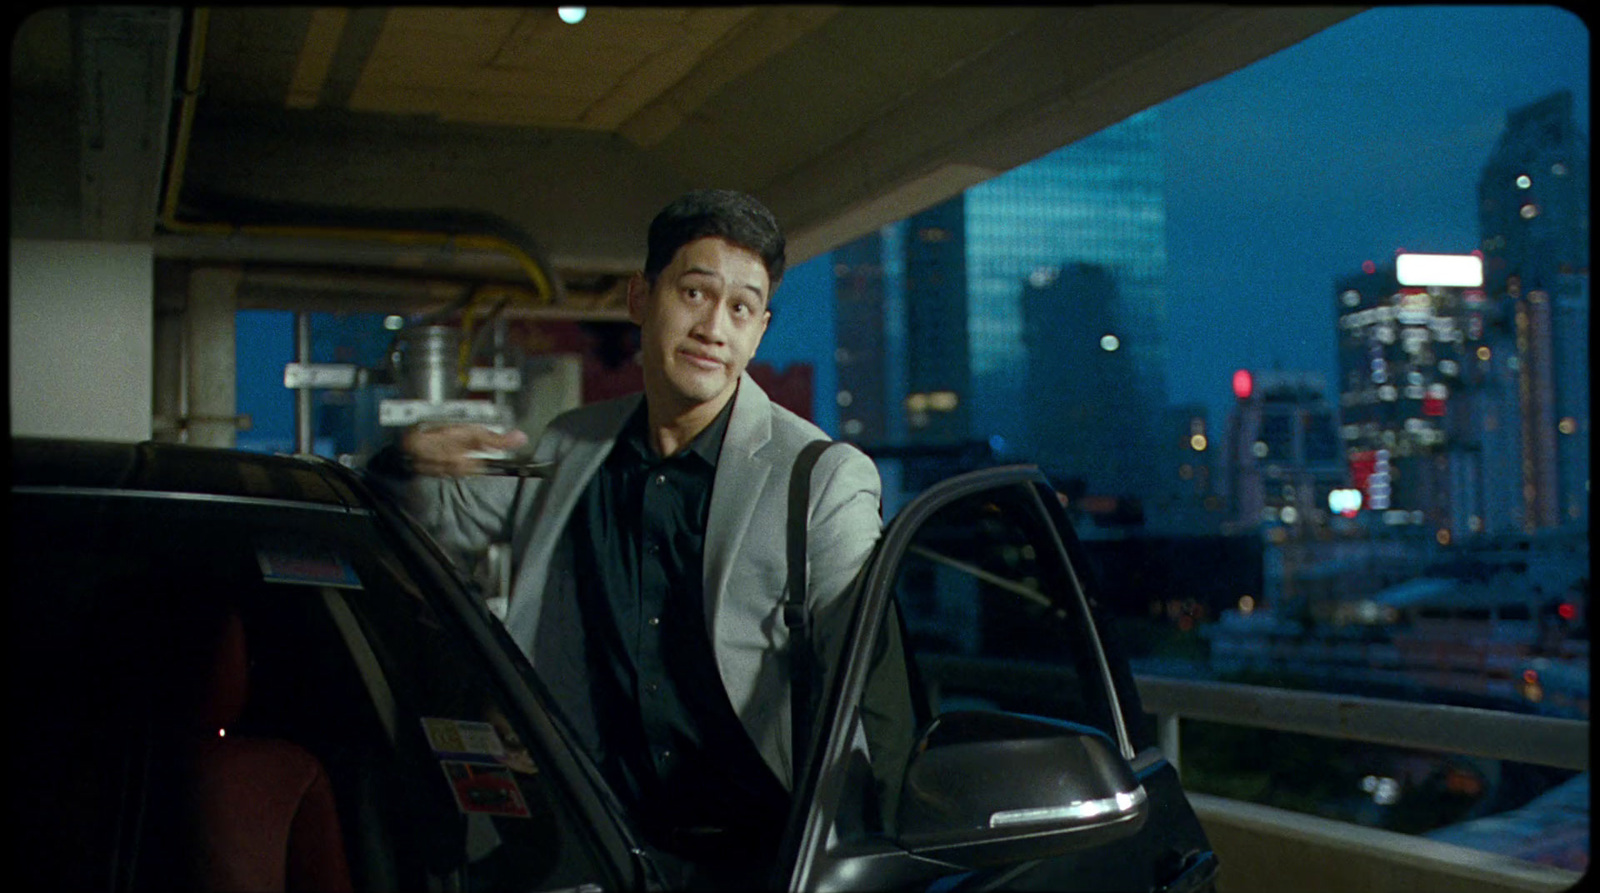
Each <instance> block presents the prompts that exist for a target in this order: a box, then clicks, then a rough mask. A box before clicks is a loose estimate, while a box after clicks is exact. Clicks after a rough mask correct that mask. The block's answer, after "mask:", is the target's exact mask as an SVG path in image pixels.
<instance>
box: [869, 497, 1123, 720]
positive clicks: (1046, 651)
mask: <svg viewBox="0 0 1600 893" xmlns="http://www.w3.org/2000/svg"><path fill="white" fill-rule="evenodd" d="M895 595H896V599H897V601H898V603H899V605H900V607H901V609H902V610H903V611H904V614H905V626H906V632H907V634H908V637H909V644H910V649H909V650H910V652H911V654H912V656H913V659H914V661H915V664H916V670H917V672H918V674H919V675H920V676H921V678H922V680H923V682H924V684H925V685H926V687H927V689H928V691H929V692H930V697H931V701H932V707H933V709H934V711H935V712H944V711H949V710H957V709H963V708H974V707H975V708H980V709H1000V710H1008V711H1013V712H1020V713H1029V714H1034V715H1038V716H1046V717H1051V718H1055V719H1064V720H1069V721H1071V722H1075V723H1080V724H1083V725H1088V726H1092V727H1095V728H1098V729H1100V730H1102V731H1104V732H1106V733H1107V734H1109V735H1112V736H1113V738H1115V737H1116V725H1115V723H1114V721H1113V719H1112V716H1111V708H1110V701H1109V698H1108V697H1107V692H1106V681H1105V675H1104V673H1103V672H1102V671H1101V669H1100V668H1099V665H1098V663H1099V661H1098V652H1097V648H1096V645H1095V643H1094V641H1093V639H1092V638H1091V631H1090V630H1089V629H1087V628H1086V623H1087V621H1086V618H1085V614H1084V611H1083V607H1082V605H1081V602H1080V599H1079V598H1078V595H1077V593H1076V591H1075V589H1074V586H1073V583H1072V577H1071V576H1070V573H1069V572H1068V570H1067V567H1066V564H1065V562H1064V561H1063V560H1062V558H1061V553H1060V549H1059V548H1058V546H1057V545H1056V542H1055V537H1054V535H1053V533H1052V531H1051V529H1050V527H1049V526H1048V524H1047V522H1046V520H1045V518H1044V517H1043V516H1042V515H1041V514H1040V512H1039V509H1038V506H1037V502H1036V501H1035V499H1034V496H1033V494H1032V493H1031V492H1030V491H1029V490H1028V489H1027V488H1025V487H1021V486H1018V487H1012V488H1007V489H1004V490H997V491H986V492H983V493H980V494H977V495H974V496H970V497H966V498H963V499H959V500H957V501H955V502H953V503H951V504H950V505H947V506H945V507H944V508H942V509H940V510H939V511H938V512H937V513H936V514H935V515H934V516H933V517H932V518H930V519H929V520H928V522H927V523H925V524H924V525H923V526H922V527H921V528H920V529H919V530H918V532H917V535H916V537H915V539H914V541H913V543H912V544H911V547H910V549H909V550H908V551H907V554H906V556H905V558H904V560H903V561H902V563H901V566H900V570H899V574H898V577H897V579H896V590H895Z"/></svg>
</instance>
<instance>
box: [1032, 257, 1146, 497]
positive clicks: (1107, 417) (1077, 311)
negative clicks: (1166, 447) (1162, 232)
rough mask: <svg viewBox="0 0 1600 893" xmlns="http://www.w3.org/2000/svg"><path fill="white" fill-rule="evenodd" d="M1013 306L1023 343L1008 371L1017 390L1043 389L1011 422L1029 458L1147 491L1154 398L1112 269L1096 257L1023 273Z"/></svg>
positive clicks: (1094, 483) (1092, 484)
mask: <svg viewBox="0 0 1600 893" xmlns="http://www.w3.org/2000/svg"><path fill="white" fill-rule="evenodd" d="M1021 305H1022V309H1023V317H1022V322H1023V325H1022V342H1023V343H1022V347H1023V348H1024V350H1023V351H1021V352H1020V353H1021V358H1022V363H1021V367H1020V369H1018V370H1016V371H1015V372H1014V373H1013V374H1017V373H1019V372H1020V373H1021V374H1020V375H1017V377H1018V378H1019V379H1020V382H1021V384H1022V385H1023V393H1026V394H1038V395H1049V398H1048V399H1036V400H1033V401H1031V402H1030V403H1029V405H1028V408H1027V413H1026V417H1025V418H1024V420H1023V421H1024V426H1023V427H1022V428H1020V429H1018V431H1019V434H1021V435H1022V436H1023V437H1024V438H1025V442H1027V443H1031V444H1033V449H1032V451H1031V458H1032V459H1033V460H1035V461H1037V462H1039V463H1040V464H1041V465H1043V466H1044V467H1046V468H1047V469H1050V470H1051V471H1054V472H1057V473H1059V474H1063V475H1066V476H1069V477H1073V478H1080V479H1082V480H1083V481H1084V484H1085V485H1086V486H1087V488H1088V492H1090V493H1097V494H1105V495H1110V496H1128V495H1132V496H1139V497H1150V496H1153V495H1154V493H1155V490H1156V483H1157V478H1156V475H1157V472H1158V469H1159V467H1160V463H1159V462H1158V461H1157V458H1156V453H1157V447H1156V441H1155V438H1154V437H1153V433H1154V430H1155V426H1156V423H1157V420H1158V419H1159V417H1160V415H1161V410H1162V407H1161V406H1160V405H1159V404H1156V405H1152V404H1150V403H1148V402H1147V401H1146V399H1145V398H1147V397H1148V395H1149V393H1150V391H1151V388H1150V386H1149V385H1148V384H1147V383H1145V382H1143V381H1142V380H1141V378H1142V377H1143V374H1144V370H1143V369H1141V368H1140V364H1139V358H1138V357H1137V356H1135V355H1134V352H1133V350H1132V349H1131V348H1132V345H1133V344H1134V343H1135V342H1136V341H1137V339H1136V338H1135V337H1134V336H1135V335H1136V334H1137V330H1135V329H1133V328H1132V327H1131V326H1130V324H1129V323H1128V322H1126V320H1127V318H1128V317H1129V316H1131V315H1132V314H1131V313H1130V312H1129V309H1128V307H1127V302H1126V300H1125V299H1124V298H1123V297H1122V295H1121V292H1120V287H1119V283H1118V281H1117V277H1116V276H1115V275H1114V274H1113V273H1112V271H1111V270H1110V269H1108V268H1106V267H1103V266H1100V265H1098V264H1089V263H1069V264H1065V265H1062V266H1061V267H1059V268H1057V269H1053V270H1052V271H1051V272H1049V273H1048V274H1046V273H1043V272H1040V273H1036V274H1034V275H1033V276H1031V277H1030V278H1029V280H1028V281H1026V282H1024V283H1023V284H1022V301H1021Z"/></svg>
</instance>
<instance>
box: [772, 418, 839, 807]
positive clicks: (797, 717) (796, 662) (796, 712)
mask: <svg viewBox="0 0 1600 893" xmlns="http://www.w3.org/2000/svg"><path fill="white" fill-rule="evenodd" d="M834 443H835V441H832V440H814V441H812V442H811V443H808V444H806V445H805V447H804V448H803V449H801V450H800V455H799V457H798V458H796V459H795V463H794V472H793V473H792V474H791V475H790V476H789V529H788V537H787V538H788V563H789V595H788V598H787V599H785V600H784V604H783V625H784V626H785V627H787V628H788V630H789V691H790V694H791V698H790V708H789V725H790V730H791V731H792V732H793V733H794V735H793V743H792V747H791V751H790V775H791V789H793V788H797V787H798V786H799V783H800V775H801V770H802V769H803V768H804V766H805V765H806V758H807V752H808V751H809V749H810V746H811V724H812V720H813V718H814V717H813V714H814V713H815V709H816V693H815V691H814V689H815V685H816V682H817V680H816V667H815V665H814V664H815V660H814V658H815V654H814V652H813V651H812V648H811V627H810V619H811V615H810V611H809V610H808V608H807V606H806V522H807V518H806V515H807V509H808V507H809V505H810V502H811V472H812V470H813V469H814V468H815V467H816V464H817V459H818V458H820V457H821V456H822V453H823V451H824V450H826V449H827V448H828V447H830V446H832V445H833V444H834Z"/></svg>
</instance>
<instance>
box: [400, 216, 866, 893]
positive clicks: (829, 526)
mask: <svg viewBox="0 0 1600 893" xmlns="http://www.w3.org/2000/svg"><path fill="white" fill-rule="evenodd" d="M784 265H785V256H784V237H783V234H782V231H781V230H780V229H779V227H778V224H777V221H776V220H775V219H774V218H773V216H772V214H771V212H770V211H768V210H767V209H766V208H765V207H763V206H762V205H761V204H760V203H759V202H757V201H756V200H755V199H753V198H751V197H750V196H748V195H743V194H741V193H737V192H731V191H726V190H702V191H697V192H692V193H689V194H688V195H685V196H683V197H681V198H679V199H677V200H676V201H674V202H672V203H671V204H669V205H668V206H667V207H666V208H665V209H663V210H662V211H661V213H660V214H658V215H657V216H656V218H655V219H654V220H653V221H652V222H651V225H650V230H649V240H648V256H647V258H646V261H645V266H644V270H643V272H642V273H639V274H635V275H634V276H633V277H632V278H631V279H630V281H629V283H628V313H629V316H630V318H631V319H632V320H633V321H634V322H635V323H637V324H638V325H639V327H640V332H641V344H640V359H641V363H642V365H643V370H644V393H643V395H642V398H641V396H640V395H633V396H630V397H626V398H622V399H618V400H612V401H607V402H603V403H598V404H593V405H589V406H584V407H581V408H579V409H576V410H573V411H571V412H568V413H565V414H563V415H561V416H559V417H557V418H556V419H554V420H553V421H552V422H551V423H550V424H549V426H548V428H547V429H546V430H545V431H544V433H543V434H542V435H541V437H540V438H539V441H538V443H537V444H535V446H534V448H533V457H532V458H533V460H534V461H536V462H550V463H553V465H552V467H551V471H550V473H549V475H548V477H547V478H545V479H543V480H537V481H530V482H529V483H528V484H527V485H526V489H525V490H524V491H519V488H518V484H517V483H516V481H514V480H513V479H510V478H507V477H494V476H479V475H476V474H475V472H478V471H480V470H481V469H482V464H481V461H480V460H478V459H475V458H472V456H473V454H474V453H476V452H478V451H482V450H493V449H511V448H516V447H518V446H521V445H522V444H523V442H524V440H525V438H523V437H522V435H521V434H520V433H517V432H513V433H511V434H508V435H497V434H494V433H493V432H491V431H489V430H488V429H485V428H481V427H477V426H465V425H456V426H445V427H437V428H431V429H430V428H414V429H411V430H409V431H407V432H405V434H404V435H403V436H402V437H401V439H400V443H399V449H398V454H399V456H398V457H399V458H402V459H404V460H405V461H403V462H396V461H395V460H396V458H397V456H396V453H394V452H389V453H388V455H387V456H386V455H385V454H380V456H379V457H375V461H374V463H373V470H374V471H376V472H378V478H379V479H380V480H381V479H382V478H383V477H384V473H383V469H384V468H385V467H388V468H389V469H390V474H389V477H390V479H391V480H393V481H394V483H393V485H392V489H394V490H395V491H396V493H397V495H398V496H399V497H400V498H401V499H402V500H403V502H404V504H405V505H407V507H408V508H409V509H410V510H411V511H412V513H413V514H414V515H416V517H417V518H419V520H421V521H422V523H424V524H425V525H426V526H428V527H430V528H431V529H432V530H433V532H434V533H435V534H436V536H438V537H439V538H440V539H441V541H443V542H444V543H445V544H446V545H448V546H450V547H453V548H456V549H461V550H466V551H478V550H481V549H483V548H484V547H485V546H487V545H488V544H489V543H490V542H494V541H509V542H510V543H511V547H512V554H513V556H514V558H513V579H512V595H511V600H510V603H509V605H508V607H507V609H506V615H505V623H506V627H507V629H508V630H509V631H510V633H511V634H512V636H513V638H514V639H515V640H516V642H517V644H518V645H519V646H520V647H521V648H522V649H523V650H524V651H525V652H526V653H527V655H528V657H529V659H530V660H531V661H532V663H533V665H534V666H535V667H537V668H538V669H539V670H540V675H541V678H543V679H545V680H546V681H547V683H548V684H549V685H550V687H551V690H552V696H553V697H554V699H555V701H556V702H557V705H558V707H559V708H560V709H561V710H562V711H563V712H564V713H565V715H566V717H567V719H568V721H569V723H570V724H571V725H572V727H573V728H574V729H575V730H576V732H577V733H578V737H579V738H580V740H581V741H582V742H583V744H584V745H585V746H586V747H587V748H588V749H589V751H590V753H591V754H592V755H594V757H595V759H596V761H597V763H598V765H599V766H600V767H601V770H602V772H603V774H604V775H605V776H606V777H607V779H608V780H609V781H610V782H611V784H612V786H613V787H614V788H615V789H616V790H617V792H618V794H619V795H620V796H621V798H622V799H623V800H624V802H625V804H626V805H627V806H629V807H630V808H631V809H632V811H633V812H634V814H635V815H636V816H638V818H639V820H640V823H641V826H642V828H643V829H644V831H645V834H646V836H647V837H648V838H649V839H650V840H651V842H652V843H653V844H654V845H655V846H657V847H659V848H660V849H662V850H665V851H666V852H668V853H671V854H674V855H676V856H679V857H681V858H683V859H685V860H687V862H688V863H689V864H690V866H691V869H690V873H689V874H687V875H685V876H684V877H682V878H680V881H681V882H683V883H689V884H694V885H709V886H718V885H728V886H739V885H744V886H748V885H749V884H750V883H752V882H759V881H760V880H763V879H764V876H763V872H765V871H768V870H770V869H771V864H772V857H773V855H774V853H775V850H776V847H777V844H778V839H779V837H780V836H781V832H782V829H783V824H784V819H785V817H786V813H787V808H788V801H789V790H790V789H791V788H792V785H793V776H794V766H793V765H792V763H793V754H792V753H791V750H792V746H791V739H790V735H791V731H790V728H791V727H790V723H791V717H790V696H791V691H790V678H791V677H790V662H789V653H788V649H787V646H788V630H787V628H786V626H785V624H784V621H783V602H784V597H785V592H786V583H787V579H788V567H787V561H786V554H785V532H786V524H787V519H788V491H789V478H790V473H791V471H792V469H793V467H794V464H795V460H796V457H797V456H798V454H799V453H800V451H801V449H802V448H803V447H804V446H805V445H806V444H808V443H810V442H812V441H815V440H819V439H826V435H825V434H824V433H823V432H822V431H821V429H819V428H817V427H816V426H815V425H812V424H811V423H809V422H807V421H805V420H804V419H802V418H800V417H799V416H796V415H795V414H793V413H791V412H789V411H787V410H785V409H783V408H782V407H779V406H777V405H775V404H773V403H772V401H771V400H770V399H769V398H768V397H767V395H766V394H765V393H764V392H763V391H762V390H761V388H760V387H759V386H757V385H756V383H755V382H754V381H753V380H751V378H750V377H749V375H748V374H747V373H746V371H745V368H746V366H747V365H748V363H749V362H750V359H751V357H753V356H754V355H755V352H756V348H757V347H758V346H759V345H760V343H761V338H762V335H763V334H764V333H765V332H766V329H767V325H768V323H769V322H770V320H771V318H772V311H771V299H772V294H773V292H774V291H775V290H776V288H777V286H778V283H779V281H780V280H781V278H782V276H783V271H784ZM397 465H399V466H409V469H410V470H411V471H413V472H415V474H410V475H406V474H403V473H402V474H398V475H396V474H393V469H394V467H395V466H397ZM879 495H880V483H879V479H878V473H877V469H876V468H875V467H874V465H873V464H872V462H871V460H870V459H868V458H867V457H866V456H865V455H864V454H863V453H861V452H860V451H858V450H856V449H855V448H854V447H849V446H842V445H841V446H838V447H835V448H833V449H829V450H827V451H826V452H824V453H823V454H822V457H821V458H820V460H819V461H818V463H817V466H816V468H815V471H814V473H813V475H812V489H811V494H810V503H809V507H808V517H809V521H808V532H807V550H808V555H809V556H810V558H809V561H808V585H807V590H808V591H807V595H806V603H807V605H808V607H809V611H810V620H811V629H812V634H811V635H812V645H813V648H814V653H815V658H814V660H815V662H816V663H817V665H818V666H819V667H822V668H824V672H825V671H826V668H830V667H832V666H833V665H834V664H835V663H836V660H837V657H838V654H839V651H840V647H841V645H842V642H843V640H844V637H845V634H846V628H845V627H846V625H847V624H848V622H849V619H850V613H851V610H852V609H853V604H849V603H847V602H848V601H849V600H848V599H846V598H845V597H844V596H845V595H846V590H847V589H848V588H849V586H850V584H851V582H852V580H853V579H854V577H855V576H856V574H857V572H858V571H859V570H860V568H861V566H862V564H863V563H864V562H865V560H866V557H867V555H868V553H869V552H870V551H871V549H872V547H873V544H874V543H875V542H876V540H877V538H878V535H879V529H880V514H879V511H880V508H879Z"/></svg>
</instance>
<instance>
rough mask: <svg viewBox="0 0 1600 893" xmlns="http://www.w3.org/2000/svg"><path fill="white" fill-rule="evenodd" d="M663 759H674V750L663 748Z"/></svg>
mask: <svg viewBox="0 0 1600 893" xmlns="http://www.w3.org/2000/svg"><path fill="white" fill-rule="evenodd" d="M661 759H662V760H663V761H666V760H670V759H672V751H670V750H663V751H662V752H661Z"/></svg>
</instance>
